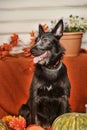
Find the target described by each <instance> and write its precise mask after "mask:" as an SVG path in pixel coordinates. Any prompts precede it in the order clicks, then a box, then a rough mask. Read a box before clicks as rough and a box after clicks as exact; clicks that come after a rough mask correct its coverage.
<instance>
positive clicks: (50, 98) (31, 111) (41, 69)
mask: <svg viewBox="0 0 87 130" xmlns="http://www.w3.org/2000/svg"><path fill="white" fill-rule="evenodd" d="M62 35H63V21H62V20H60V21H59V22H58V23H57V25H56V26H55V27H54V29H53V30H52V31H51V32H44V30H43V28H42V26H41V25H39V36H38V37H37V38H36V42H35V45H34V46H33V47H32V49H31V54H32V55H33V56H34V57H35V58H34V62H35V63H37V64H36V70H35V74H34V77H33V81H32V84H31V88H30V98H29V100H28V101H27V103H26V104H24V105H22V107H21V109H20V110H19V114H20V115H22V116H23V117H24V118H25V119H26V121H27V124H38V125H40V126H42V127H44V128H46V127H48V126H49V125H51V124H52V122H53V121H54V119H55V118H56V117H58V116H59V115H61V114H64V113H67V112H69V111H70V106H69V103H68V97H69V96H70V83H69V79H68V76H67V69H66V67H65V65H64V64H63V63H62V61H61V59H62V56H63V54H64V50H63V48H62V47H61V46H60V44H59V39H60V37H61V36H62Z"/></svg>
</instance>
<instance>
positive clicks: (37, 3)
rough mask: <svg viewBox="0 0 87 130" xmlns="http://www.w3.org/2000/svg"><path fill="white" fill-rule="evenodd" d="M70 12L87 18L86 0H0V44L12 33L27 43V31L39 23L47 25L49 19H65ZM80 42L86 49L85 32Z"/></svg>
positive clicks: (86, 37)
mask: <svg viewBox="0 0 87 130" xmlns="http://www.w3.org/2000/svg"><path fill="white" fill-rule="evenodd" d="M70 14H73V15H79V16H82V17H84V18H86V19H87V0H44V1H42V0H0V44H2V43H3V42H7V41H8V40H9V36H10V35H11V34H13V33H18V34H19V36H20V38H21V40H23V41H24V43H25V44H28V43H29V32H30V31H32V30H33V29H34V30H35V29H36V30H37V29H38V24H39V23H41V24H43V23H47V24H48V25H49V23H50V21H51V20H54V19H60V18H61V17H63V18H64V19H67V18H68V16H69V15H70ZM82 42H83V44H82V47H83V48H86V49H87V33H86V34H85V35H84V37H83V40H82Z"/></svg>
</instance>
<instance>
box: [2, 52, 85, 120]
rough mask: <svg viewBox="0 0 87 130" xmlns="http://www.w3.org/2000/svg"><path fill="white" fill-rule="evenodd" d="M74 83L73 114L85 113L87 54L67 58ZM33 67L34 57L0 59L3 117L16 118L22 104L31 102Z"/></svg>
mask: <svg viewBox="0 0 87 130" xmlns="http://www.w3.org/2000/svg"><path fill="white" fill-rule="evenodd" d="M63 62H64V63H65V64H66V66H67V70H68V75H69V79H70V82H71V96H70V104H71V108H72V111H78V112H84V111H85V107H84V105H85V104H86V103H87V54H86V53H85V52H84V53H81V54H80V55H79V56H77V57H64V59H63ZM33 72H34V64H33V62H32V59H31V58H25V57H23V56H18V57H7V58H6V59H3V60H0V118H2V117H3V116H5V115H7V114H11V115H17V114H18V109H19V107H20V106H21V104H23V103H25V102H26V101H27V99H28V94H29V92H28V90H29V87H30V84H31V81H32V76H33Z"/></svg>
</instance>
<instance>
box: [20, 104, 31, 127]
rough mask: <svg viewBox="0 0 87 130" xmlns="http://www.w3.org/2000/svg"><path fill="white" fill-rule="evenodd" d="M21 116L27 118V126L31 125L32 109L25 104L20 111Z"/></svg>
mask: <svg viewBox="0 0 87 130" xmlns="http://www.w3.org/2000/svg"><path fill="white" fill-rule="evenodd" d="M18 114H19V115H21V116H22V117H24V118H25V120H26V122H27V126H28V125H29V124H30V123H31V113H30V108H29V106H28V105H27V104H23V105H22V106H21V108H20V109H19V113H18Z"/></svg>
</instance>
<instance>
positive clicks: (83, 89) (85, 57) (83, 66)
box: [63, 50, 87, 112]
mask: <svg viewBox="0 0 87 130" xmlns="http://www.w3.org/2000/svg"><path fill="white" fill-rule="evenodd" d="M63 62H64V63H65V64H66V66H67V71H68V76H69V79H70V83H71V95H70V99H69V101H70V105H71V110H72V111H73V112H85V104H87V51H85V50H81V53H80V55H79V56H76V57H64V59H63Z"/></svg>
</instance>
